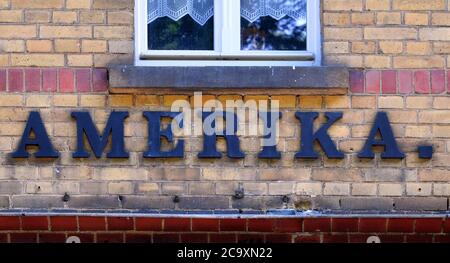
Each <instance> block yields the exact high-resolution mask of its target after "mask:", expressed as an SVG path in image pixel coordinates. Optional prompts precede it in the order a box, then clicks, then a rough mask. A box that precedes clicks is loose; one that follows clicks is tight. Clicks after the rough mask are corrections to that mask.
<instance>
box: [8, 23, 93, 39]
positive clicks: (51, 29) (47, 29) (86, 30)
mask: <svg viewBox="0 0 450 263" xmlns="http://www.w3.org/2000/svg"><path fill="white" fill-rule="evenodd" d="M0 29H1V28H0ZM39 36H40V37H41V38H73V39H78V38H90V37H92V28H91V27H89V26H41V27H40V31H39Z"/></svg>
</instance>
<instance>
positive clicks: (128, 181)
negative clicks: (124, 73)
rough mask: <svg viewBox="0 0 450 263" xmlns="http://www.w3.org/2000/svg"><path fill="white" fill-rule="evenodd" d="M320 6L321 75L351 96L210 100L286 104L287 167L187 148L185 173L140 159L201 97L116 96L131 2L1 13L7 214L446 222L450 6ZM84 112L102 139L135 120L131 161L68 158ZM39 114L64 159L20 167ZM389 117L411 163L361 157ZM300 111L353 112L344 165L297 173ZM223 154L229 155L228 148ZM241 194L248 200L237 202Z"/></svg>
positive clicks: (129, 128)
mask: <svg viewBox="0 0 450 263" xmlns="http://www.w3.org/2000/svg"><path fill="white" fill-rule="evenodd" d="M322 2H323V4H322V8H323V14H322V15H323V16H322V24H323V54H324V64H325V65H342V66H348V67H349V68H351V73H350V84H351V87H350V90H349V93H348V94H347V95H336V94H329V93H325V94H321V95H312V94H311V95H305V94H302V95H293V94H289V95H286V94H279V95H276V96H274V95H272V96H269V95H266V94H260V95H258V96H254V95H248V94H246V92H245V90H243V91H242V93H240V94H228V95H217V94H214V92H209V95H208V98H218V99H219V100H225V99H227V98H236V99H244V100H248V99H276V100H279V101H280V105H281V108H282V112H283V119H282V122H281V131H280V135H281V140H280V143H279V146H278V147H279V149H280V151H282V159H281V160H279V161H264V160H260V159H257V158H256V156H257V153H258V151H259V146H258V144H259V140H258V139H256V138H251V137H245V138H241V147H242V149H243V150H244V151H245V152H246V154H247V156H246V158H245V159H243V160H231V159H228V158H226V157H224V158H222V159H218V160H206V161H205V160H199V159H198V158H197V157H196V154H197V153H198V151H199V150H200V149H201V147H202V141H201V138H199V137H192V138H189V139H188V140H187V141H186V144H187V145H186V158H184V159H166V160H144V159H143V158H142V152H143V151H144V150H145V148H146V143H147V141H146V140H147V132H146V122H145V119H144V118H143V116H142V112H143V111H144V110H168V109H169V107H170V105H171V103H172V102H173V101H175V100H177V99H180V98H185V99H190V97H191V96H192V94H190V93H186V94H182V95H180V94H179V92H178V93H177V95H175V93H174V94H171V93H170V92H168V93H167V94H164V95H152V94H111V93H109V92H108V84H107V77H108V76H107V69H106V68H107V66H108V65H113V64H119V63H120V64H124V63H125V64H127V63H128V64H131V63H132V58H133V45H134V42H133V35H134V32H133V31H134V29H133V8H134V3H133V1H132V0H109V1H107V0H39V1H38V0H0V92H1V94H0V124H1V125H0V163H1V167H0V208H4V209H28V208H39V209H48V208H70V209H157V210H160V209H168V210H171V211H172V210H179V209H181V210H183V209H187V210H189V209H200V210H209V209H222V210H227V209H235V210H236V211H237V209H256V210H261V209H263V210H265V209H273V208H277V209H281V208H296V209H344V210H425V211H430V210H441V211H442V210H448V209H449V206H448V205H449V204H448V203H449V202H448V201H449V200H448V198H449V196H450V182H449V181H450V169H449V160H450V104H449V102H450V97H449V96H448V94H449V92H450V74H449V71H448V64H449V63H450V56H449V55H450V13H449V9H450V1H447V0H428V1H421V0H345V1H344V0H323V1H322ZM80 109H83V110H88V111H89V112H90V113H91V115H92V116H93V119H94V121H95V122H96V123H97V124H98V125H99V128H103V126H104V123H105V121H106V119H107V117H108V114H109V113H110V112H111V111H112V110H119V109H123V110H127V111H129V112H130V118H128V119H127V121H126V127H125V129H126V131H125V134H126V139H125V141H126V146H127V149H129V150H130V151H131V153H130V158H129V159H125V160H109V159H106V158H102V159H95V158H90V159H88V160H77V159H73V158H71V153H72V152H73V150H74V148H75V146H76V127H75V122H74V121H73V120H72V119H71V118H70V112H71V111H73V110H80ZM31 110H37V111H39V112H41V115H42V117H43V119H44V121H45V123H46V128H47V131H48V133H49V134H50V136H51V138H52V142H53V144H54V146H55V148H57V149H58V150H59V151H60V152H61V158H59V159H57V160H36V159H33V158H31V159H29V160H14V159H11V158H10V157H9V155H8V154H9V153H11V152H12V151H13V150H14V149H15V147H16V146H17V143H18V140H19V139H20V136H21V135H22V132H23V129H24V126H25V121H26V118H27V116H28V112H29V111H31ZM380 110H382V111H386V112H388V115H389V118H390V120H391V122H392V125H393V128H394V132H395V135H396V137H397V138H398V142H399V145H400V147H401V149H402V150H403V151H404V152H405V153H406V155H407V157H406V158H405V159H404V160H382V159H381V158H379V155H377V157H376V158H375V159H374V160H361V159H359V158H357V157H356V154H357V152H358V151H359V150H360V149H361V148H362V146H363V143H364V141H365V139H366V137H367V136H368V133H369V129H370V127H371V124H372V122H373V120H374V116H375V113H376V112H377V111H380ZM296 111H318V112H326V111H343V112H344V118H343V119H342V120H340V121H339V122H338V123H336V124H335V125H334V126H333V127H332V128H331V130H330V134H331V136H332V137H333V139H334V140H335V141H336V143H337V144H338V146H339V148H340V149H341V150H342V151H344V152H345V153H346V157H345V158H344V159H343V160H338V161H337V160H330V159H327V158H326V157H323V156H322V157H321V158H319V159H318V160H315V161H308V160H295V158H294V154H295V152H297V151H298V149H299V137H300V134H299V133H300V125H299V123H298V121H297V120H296V119H295V117H294V113H295V112H296ZM322 121H323V120H322ZM425 142H426V143H432V144H433V145H434V147H435V155H434V158H433V159H432V160H421V159H419V158H418V155H417V149H416V148H417V146H418V145H419V144H422V143H425ZM219 148H220V150H221V151H224V150H225V146H224V143H223V142H220V143H219ZM239 186H242V187H243V188H244V189H245V194H246V195H245V198H244V199H235V198H234V197H233V195H234V194H235V190H236V189H238V188H239ZM65 193H67V194H68V195H69V196H70V198H69V199H68V200H67V199H65V200H63V198H62V197H63V195H64V194H65ZM174 196H179V197H180V199H179V202H174ZM285 196H287V197H288V198H283V197H285ZM119 197H120V198H119ZM233 211H234V210H233ZM46 220H47V219H46ZM2 235H3V234H0V239H1V238H2ZM32 235H33V238H36V234H34V233H33V234H32ZM39 235H40V234H39ZM3 237H4V235H3ZM122 237H123V235H122ZM203 237H204V236H203ZM7 238H8V239H7V240H11V236H9V237H7ZM316 238H317V237H314V239H316ZM345 238H347V236H346V237H345ZM402 238H403V237H401V238H400V237H399V239H402ZM427 238H430V239H431V238H433V237H427ZM323 239H324V236H322V237H321V239H320V240H323ZM97 240H98V237H97ZM402 240H403V239H402Z"/></svg>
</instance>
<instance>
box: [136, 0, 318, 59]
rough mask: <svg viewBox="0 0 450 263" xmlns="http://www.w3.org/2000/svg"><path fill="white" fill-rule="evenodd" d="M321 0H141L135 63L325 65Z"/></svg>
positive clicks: (137, 16) (139, 0)
mask: <svg viewBox="0 0 450 263" xmlns="http://www.w3.org/2000/svg"><path fill="white" fill-rule="evenodd" d="M319 2H320V1H319V0H137V1H136V40H137V41H136V50H137V52H136V64H137V65H138V66H139V65H149V66H151V65H155V66H208V65H213V66H222V65H225V66H226V65H232V66H236V65H238V66H239V65H242V66H248V65H267V66H270V65H274V66H276V65H292V66H296V65H299V66H302V65H306V66H307V65H310V66H312V65H320V50H321V47H320V13H319V10H320V8H319Z"/></svg>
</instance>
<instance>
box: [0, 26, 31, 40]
mask: <svg viewBox="0 0 450 263" xmlns="http://www.w3.org/2000/svg"><path fill="white" fill-rule="evenodd" d="M0 36H2V39H29V38H34V37H36V36H37V32H36V26H29V25H0Z"/></svg>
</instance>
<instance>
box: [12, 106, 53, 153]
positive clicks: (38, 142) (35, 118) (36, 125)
mask: <svg viewBox="0 0 450 263" xmlns="http://www.w3.org/2000/svg"><path fill="white" fill-rule="evenodd" d="M31 132H34V139H33V138H30V135H31ZM28 145H34V146H38V147H39V150H38V151H37V152H36V153H35V154H34V156H35V157H37V158H58V157H59V153H58V152H57V151H55V150H54V149H53V146H52V143H51V142H50V139H49V138H48V134H47V131H46V130H45V126H44V123H43V122H42V119H41V115H40V114H39V112H37V111H32V112H30V116H29V117H28V121H27V125H26V127H25V130H24V132H23V135H22V139H20V143H19V146H18V147H17V151H15V152H14V153H13V154H12V157H13V158H29V157H30V154H29V153H28V151H27V149H26V148H27V146H28Z"/></svg>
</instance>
